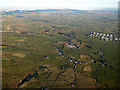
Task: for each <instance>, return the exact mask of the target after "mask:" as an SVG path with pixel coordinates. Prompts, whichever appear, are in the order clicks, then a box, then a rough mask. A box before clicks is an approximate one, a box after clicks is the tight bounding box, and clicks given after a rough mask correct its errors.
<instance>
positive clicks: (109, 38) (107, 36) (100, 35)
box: [89, 32, 120, 41]
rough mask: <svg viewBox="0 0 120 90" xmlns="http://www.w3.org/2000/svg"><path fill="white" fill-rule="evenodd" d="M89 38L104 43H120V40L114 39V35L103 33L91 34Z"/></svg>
mask: <svg viewBox="0 0 120 90" xmlns="http://www.w3.org/2000/svg"><path fill="white" fill-rule="evenodd" d="M89 36H93V37H95V38H99V39H100V40H104V41H113V40H115V41H120V38H118V37H114V35H113V34H112V33H110V34H109V33H102V32H90V33H89Z"/></svg>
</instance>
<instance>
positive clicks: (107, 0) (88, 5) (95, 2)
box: [0, 0, 119, 9]
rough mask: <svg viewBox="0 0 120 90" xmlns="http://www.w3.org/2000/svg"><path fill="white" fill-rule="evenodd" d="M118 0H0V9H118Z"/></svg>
mask: <svg viewBox="0 0 120 90" xmlns="http://www.w3.org/2000/svg"><path fill="white" fill-rule="evenodd" d="M118 1H119V0H1V1H0V8H26V9H27V8H31V9H32V8H73V9H96V8H108V7H118Z"/></svg>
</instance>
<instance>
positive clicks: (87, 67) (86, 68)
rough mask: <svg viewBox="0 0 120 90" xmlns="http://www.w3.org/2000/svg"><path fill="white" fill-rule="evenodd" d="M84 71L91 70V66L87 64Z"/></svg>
mask: <svg viewBox="0 0 120 90" xmlns="http://www.w3.org/2000/svg"><path fill="white" fill-rule="evenodd" d="M83 71H91V67H90V66H85V67H84V69H83Z"/></svg>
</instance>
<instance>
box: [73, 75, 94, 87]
mask: <svg viewBox="0 0 120 90" xmlns="http://www.w3.org/2000/svg"><path fill="white" fill-rule="evenodd" d="M76 80H77V81H76V85H75V86H76V87H78V88H95V82H94V79H93V78H90V77H87V76H84V75H82V74H81V73H77V78H76Z"/></svg>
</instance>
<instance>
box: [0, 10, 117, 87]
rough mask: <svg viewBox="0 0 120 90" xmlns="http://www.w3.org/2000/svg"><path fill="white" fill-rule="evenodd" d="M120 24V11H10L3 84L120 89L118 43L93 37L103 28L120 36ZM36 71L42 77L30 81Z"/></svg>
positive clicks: (4, 37) (6, 20) (5, 34)
mask: <svg viewBox="0 0 120 90" xmlns="http://www.w3.org/2000/svg"><path fill="white" fill-rule="evenodd" d="M117 25H118V22H117V12H90V11H87V12H77V11H72V10H68V11H67V10H66V11H64V10H63V11H38V12H25V13H17V12H16V13H4V14H3V28H2V32H0V33H2V45H3V46H2V51H3V53H2V79H3V81H2V87H3V88H23V87H24V88H41V87H48V88H51V87H52V88H53V87H55V88H70V87H72V88H114V87H118V86H117V83H118V55H119V54H118V52H119V49H118V41H115V40H113V41H104V40H100V39H99V37H97V38H95V37H91V36H89V33H90V32H102V33H106V34H111V33H112V34H113V35H114V37H118V33H116V32H117V30H118V26H117ZM87 34H88V35H87ZM87 45H88V46H87ZM89 46H90V47H91V48H89ZM99 51H100V52H101V53H102V54H101V55H100V54H98V52H99ZM88 66H89V68H88ZM85 67H86V68H85ZM35 71H37V73H38V75H37V79H36V77H34V76H33V77H32V78H29V79H30V80H28V81H24V79H25V78H26V79H28V78H27V76H29V74H30V76H32V75H34V73H35ZM75 71H77V73H76V74H75ZM26 79H25V80H26ZM22 82H23V83H22ZM20 83H22V84H20ZM71 83H72V84H73V85H72V84H71ZM19 84H20V86H19Z"/></svg>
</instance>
